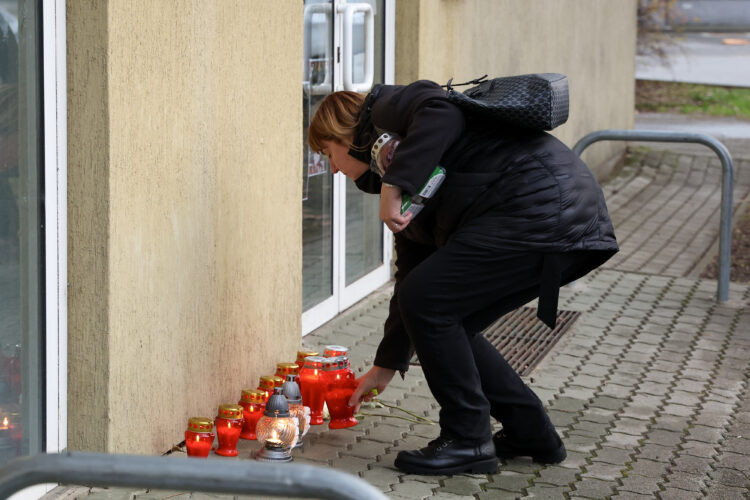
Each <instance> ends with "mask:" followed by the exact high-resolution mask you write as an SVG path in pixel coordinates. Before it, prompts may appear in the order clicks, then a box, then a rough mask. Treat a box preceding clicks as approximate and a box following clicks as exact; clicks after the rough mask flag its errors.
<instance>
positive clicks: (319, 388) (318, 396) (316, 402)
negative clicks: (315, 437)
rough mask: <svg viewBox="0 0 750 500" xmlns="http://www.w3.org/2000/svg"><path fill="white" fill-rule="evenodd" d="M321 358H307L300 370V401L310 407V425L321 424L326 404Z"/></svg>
mask: <svg viewBox="0 0 750 500" xmlns="http://www.w3.org/2000/svg"><path fill="white" fill-rule="evenodd" d="M325 359H326V358H323V357H321V356H308V357H306V358H305V364H304V366H303V367H302V370H300V374H299V379H300V389H301V391H302V401H303V402H304V404H305V406H309V407H310V425H322V424H323V404H324V403H325V402H326V392H325V391H326V387H325V384H324V383H323V362H324V361H325Z"/></svg>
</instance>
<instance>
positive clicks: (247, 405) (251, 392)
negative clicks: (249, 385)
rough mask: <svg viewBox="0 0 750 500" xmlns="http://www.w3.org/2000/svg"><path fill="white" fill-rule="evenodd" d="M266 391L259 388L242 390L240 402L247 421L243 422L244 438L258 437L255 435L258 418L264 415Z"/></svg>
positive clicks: (242, 435)
mask: <svg viewBox="0 0 750 500" xmlns="http://www.w3.org/2000/svg"><path fill="white" fill-rule="evenodd" d="M265 403H266V393H265V392H263V391H260V390H258V389H245V390H243V391H242V397H241V398H240V402H239V403H238V404H239V405H240V406H241V407H242V410H243V411H242V415H243V417H244V418H245V423H243V424H242V432H240V438H242V439H257V436H256V435H255V426H256V425H258V420H260V417H262V416H263V410H264V409H265Z"/></svg>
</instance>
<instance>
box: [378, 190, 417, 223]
mask: <svg viewBox="0 0 750 500" xmlns="http://www.w3.org/2000/svg"><path fill="white" fill-rule="evenodd" d="M380 220H382V221H383V222H385V225H386V226H388V229H390V230H391V231H392V232H393V233H394V234H395V233H398V232H399V231H403V230H404V228H405V227H406V226H408V225H409V221H411V214H408V215H406V216H403V215H401V188H399V187H398V186H390V185H386V184H383V187H382V188H381V189H380Z"/></svg>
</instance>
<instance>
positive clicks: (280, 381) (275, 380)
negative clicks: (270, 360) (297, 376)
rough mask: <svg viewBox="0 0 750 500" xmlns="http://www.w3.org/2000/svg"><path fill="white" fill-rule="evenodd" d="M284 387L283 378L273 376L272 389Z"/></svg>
mask: <svg viewBox="0 0 750 500" xmlns="http://www.w3.org/2000/svg"><path fill="white" fill-rule="evenodd" d="M282 385H284V377H279V376H278V375H274V376H273V386H274V387H281V386H282Z"/></svg>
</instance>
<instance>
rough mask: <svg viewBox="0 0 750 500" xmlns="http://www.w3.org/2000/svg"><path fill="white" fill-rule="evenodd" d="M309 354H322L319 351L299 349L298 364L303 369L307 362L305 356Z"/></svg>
mask: <svg viewBox="0 0 750 500" xmlns="http://www.w3.org/2000/svg"><path fill="white" fill-rule="evenodd" d="M308 356H320V353H319V352H317V351H297V366H299V369H300V370H302V366H304V364H305V358H306V357H308Z"/></svg>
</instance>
